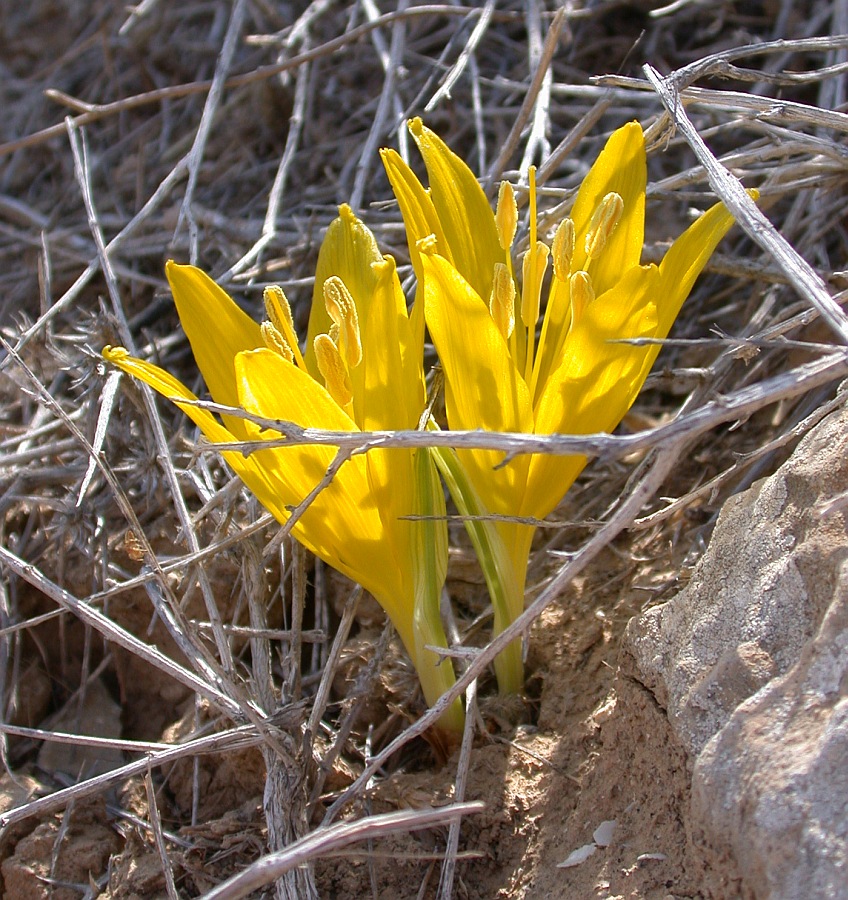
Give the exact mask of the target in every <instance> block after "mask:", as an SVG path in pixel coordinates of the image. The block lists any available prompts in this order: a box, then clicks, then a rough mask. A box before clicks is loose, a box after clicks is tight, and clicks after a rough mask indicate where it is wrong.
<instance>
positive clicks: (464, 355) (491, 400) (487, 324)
mask: <svg viewBox="0 0 848 900" xmlns="http://www.w3.org/2000/svg"><path fill="white" fill-rule="evenodd" d="M422 264H423V267H424V279H425V280H424V300H425V308H426V313H427V326H428V328H429V329H430V334H431V335H432V337H433V343H434V344H435V345H436V349H437V350H438V353H439V357H440V358H441V361H442V367H443V368H444V372H445V404H446V407H447V414H448V421H449V422H450V425H451V428H454V429H474V428H483V429H486V430H488V431H532V427H533V420H532V411H531V406H530V396H529V393H528V391H527V385H526V384H525V383H524V379H523V378H522V377H521V375H520V374H519V372H518V370H517V369H516V367H515V365H514V363H513V362H512V359H511V357H510V355H509V349H508V346H507V343H506V341H505V340H504V337H503V335H502V334H501V333H500V331H499V330H498V328H497V326H496V325H495V323H494V322H493V321H492V317H491V315H490V314H489V310H488V307H487V306H486V304H485V303H484V302H483V300H482V299H481V298H480V296H479V295H478V294H477V293H476V292H475V291H474V290H473V288H472V287H471V286H470V285H469V284H468V282H467V281H465V279H464V278H463V277H462V276H461V275H460V274H459V273H458V272H457V271H456V269H454V267H453V266H452V265H451V264H450V263H449V262H447V260H445V259H442V257H440V256H436V255H424V256H423V257H422ZM460 456H461V458H462V461H463V464H465V465H466V466H468V467H469V473H470V475H471V478H472V480H473V481H474V484H475V486H476V487H477V490H478V491H479V492H480V494H481V496H482V498H483V500H484V502H486V504H487V505H488V506H489V509H490V510H491V511H493V512H502V511H503V510H504V509H505V508H513V509H514V508H515V506H516V505H517V502H518V497H519V496H520V494H521V492H522V490H523V483H524V476H525V473H526V467H527V458H526V457H523V456H522V457H518V458H517V459H515V460H513V461H512V462H510V463H508V464H507V465H505V466H502V467H501V468H499V469H498V468H496V467H497V466H498V465H499V464H500V463H501V462H503V454H502V453H494V452H488V451H473V452H470V453H467V452H466V453H461V454H460Z"/></svg>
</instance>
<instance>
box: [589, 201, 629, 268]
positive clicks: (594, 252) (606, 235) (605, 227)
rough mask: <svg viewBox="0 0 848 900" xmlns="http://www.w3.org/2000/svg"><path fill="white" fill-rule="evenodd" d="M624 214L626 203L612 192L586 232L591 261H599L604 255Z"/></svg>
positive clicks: (602, 202)
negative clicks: (605, 248)
mask: <svg viewBox="0 0 848 900" xmlns="http://www.w3.org/2000/svg"><path fill="white" fill-rule="evenodd" d="M623 212H624V201H623V200H622V199H621V195H620V194H616V193H615V191H611V192H610V193H609V194H607V195H606V197H604V199H603V200H601V202H600V203H599V204H598V208H597V209H596V210H595V212H594V215H593V216H592V221H591V222H590V223H589V230H588V231H587V232H586V256H588V257H589V259H597V258H598V257H599V256H600V255H601V253H603V250H604V247H606V245H607V241H608V240H609V239H610V237H611V236H612V233H613V231H615V226H616V225H618V223H619V220H620V219H621V214H622V213H623Z"/></svg>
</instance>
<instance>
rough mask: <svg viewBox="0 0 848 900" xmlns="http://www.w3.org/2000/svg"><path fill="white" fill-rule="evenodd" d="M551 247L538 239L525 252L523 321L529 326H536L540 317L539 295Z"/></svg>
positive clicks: (522, 288) (522, 291)
mask: <svg viewBox="0 0 848 900" xmlns="http://www.w3.org/2000/svg"><path fill="white" fill-rule="evenodd" d="M550 252H551V251H550V249H549V248H548V245H547V244H543V243H542V241H536V244H535V246H531V247H530V249H529V250H528V251H527V252H526V253H525V254H524V260H523V263H522V270H521V271H522V276H523V280H522V284H521V321H522V322H523V323H524V324H525V325H526V326H527V327H528V328H535V327H536V320H537V319H538V318H539V297H540V295H541V292H542V282H543V281H544V280H545V269H547V267H548V256H549V255H550Z"/></svg>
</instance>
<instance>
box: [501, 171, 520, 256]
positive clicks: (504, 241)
mask: <svg viewBox="0 0 848 900" xmlns="http://www.w3.org/2000/svg"><path fill="white" fill-rule="evenodd" d="M495 225H496V226H497V229H498V243H499V244H500V245H501V250H509V248H510V247H511V246H512V242H513V241H514V240H515V230H516V228H517V227H518V204H517V203H516V202H515V191H514V190H513V189H512V185H511V184H510V183H509V182H508V181H502V182H501V186H500V188H499V189H498V207H497V210H496V212H495Z"/></svg>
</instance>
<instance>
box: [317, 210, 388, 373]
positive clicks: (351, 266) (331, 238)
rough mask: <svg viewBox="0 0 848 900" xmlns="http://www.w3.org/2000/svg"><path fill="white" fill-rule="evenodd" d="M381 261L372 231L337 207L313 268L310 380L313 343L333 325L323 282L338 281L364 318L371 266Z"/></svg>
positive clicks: (373, 281) (372, 278)
mask: <svg viewBox="0 0 848 900" xmlns="http://www.w3.org/2000/svg"><path fill="white" fill-rule="evenodd" d="M382 258H383V257H382V254H381V253H380V250H379V248H378V247H377V241H376V240H375V239H374V235H373V234H372V233H371V230H370V229H369V228H368V227H367V226H366V225H365V224H364V223H363V222H362V221H360V220H359V219H358V218H357V217H356V216H355V215H354V213H353V210H352V209H351V208H350V207H349V206H347V204H345V205H343V206H341V207H339V216H338V218H336V219H333V221H332V222H331V223H330V226H329V228H328V229H327V234H326V235H325V236H324V241H323V243H322V244H321V250H320V251H319V253H318V263H317V266H316V269H315V287H314V288H313V291H312V310H311V312H310V314H309V330H308V333H307V336H306V352H305V353H304V358H305V360H306V366H307V368H308V369H309V371H310V372H311V373H312V376H313V377H315V378H317V377H318V366H317V364H316V362H315V352H314V349H313V343H314V341H315V338H316V337H317V336H318V335H319V334H327V333H328V332H329V331H330V326H331V325H332V321H331V319H330V316H329V314H328V313H327V309H326V307H325V305H324V282H325V281H326V280H327V279H328V278H331V277H332V276H336V277H337V278H341V280H342V281H343V282H344V284H345V286H346V287H347V289H348V290H349V291H350V293H351V295H352V296H353V299H354V302H355V303H356V310H357V313H358V315H359V318H360V319H367V318H368V308H369V306H370V304H371V296H372V294H373V292H374V286H375V284H376V277H375V275H374V273H373V272H372V271H371V264H372V263H375V262H379V261H380V260H381V259H382ZM354 380H355V379H354Z"/></svg>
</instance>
